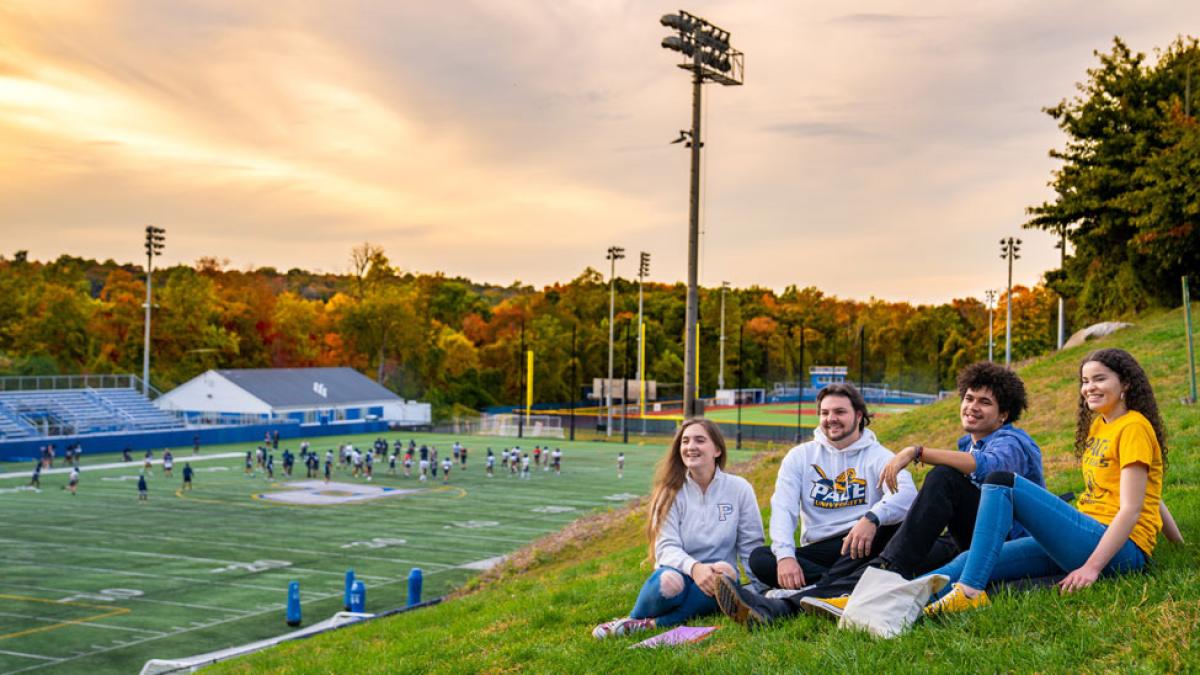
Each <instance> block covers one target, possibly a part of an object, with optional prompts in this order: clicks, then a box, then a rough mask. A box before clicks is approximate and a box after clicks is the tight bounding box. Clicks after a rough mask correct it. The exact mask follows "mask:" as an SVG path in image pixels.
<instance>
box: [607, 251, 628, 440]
mask: <svg viewBox="0 0 1200 675" xmlns="http://www.w3.org/2000/svg"><path fill="white" fill-rule="evenodd" d="M624 257H625V249H623V248H621V247H620V246H609V247H608V256H607V257H606V258H605V260H608V261H609V262H610V263H611V267H610V269H609V273H608V381H607V382H605V383H604V391H605V393H606V396H605V397H604V398H605V401H604V405H605V407H607V408H608V421H607V422H606V423H605V424H604V435H605V436H607V437H611V436H612V421H613V396H612V380H613V314H614V313H615V310H616V306H617V261H618V260H620V259H622V258H624Z"/></svg>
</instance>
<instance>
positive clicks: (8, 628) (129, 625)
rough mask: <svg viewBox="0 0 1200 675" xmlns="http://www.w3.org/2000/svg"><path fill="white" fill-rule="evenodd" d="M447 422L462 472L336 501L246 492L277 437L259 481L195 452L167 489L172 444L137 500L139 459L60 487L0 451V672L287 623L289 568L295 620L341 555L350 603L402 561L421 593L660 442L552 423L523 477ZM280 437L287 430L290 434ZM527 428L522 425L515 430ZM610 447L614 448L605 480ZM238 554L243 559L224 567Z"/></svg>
mask: <svg viewBox="0 0 1200 675" xmlns="http://www.w3.org/2000/svg"><path fill="white" fill-rule="evenodd" d="M411 436H412V437H414V438H416V439H417V440H418V442H419V443H420V442H427V443H435V444H436V445H437V446H438V448H439V449H440V451H441V452H442V454H443V456H445V455H446V454H447V453H449V450H450V447H449V446H450V444H451V442H452V440H453V439H452V438H451V437H449V436H434V435H429V434H424V435H422V434H413V435H411ZM387 437H388V438H389V440H391V439H394V438H396V437H397V435H396V434H387ZM409 437H410V435H409V434H404V435H403V439H405V440H407V439H408V438H409ZM373 438H374V437H373V436H371V437H353V438H350V439H340V438H336V437H325V438H319V439H313V447H314V448H316V449H320V450H321V452H322V454H323V453H324V449H325V448H327V447H332V446H333V444H334V443H337V442H342V441H344V440H351V441H352V442H354V443H356V445H358V447H360V448H365V447H367V446H369V444H370V442H371V440H373ZM463 440H464V442H465V443H466V444H467V445H468V446H469V447H470V449H471V454H470V462H469V463H470V466H469V469H468V470H467V471H465V472H464V471H461V470H458V469H457V467H456V469H455V470H454V471H453V472H452V473H451V480H450V483H449V485H448V486H446V487H443V486H442V484H441V481H440V477H439V480H438V481H437V482H436V483H429V484H426V485H425V486H424V487H426V488H428V489H426V490H425V491H423V492H420V493H416V494H408V495H404V496H394V497H387V498H384V499H380V500H376V501H370V502H363V503H358V504H350V505H338V506H288V505H279V504H276V503H272V502H270V501H265V500H262V499H255V498H254V497H255V495H261V494H263V493H268V492H279V491H281V490H283V489H284V487H285V486H286V485H287V484H288V483H295V482H298V481H302V480H306V479H305V478H304V477H303V474H304V470H303V467H297V468H298V475H297V476H295V477H293V478H291V479H290V480H289V479H287V478H285V477H283V476H282V467H281V466H279V463H278V462H279V460H278V453H277V455H276V458H277V471H276V477H275V480H274V482H273V483H272V482H270V481H267V480H266V479H265V478H264V477H263V476H262V475H261V472H260V473H259V475H258V476H256V477H254V478H249V477H247V476H245V475H244V472H243V466H244V462H243V460H242V459H241V458H240V457H238V458H231V459H213V460H203V459H201V460H200V461H196V462H194V464H193V466H194V468H195V469H196V470H197V473H196V477H195V481H194V482H195V489H194V491H192V492H190V493H177V490H178V488H179V486H180V484H181V482H182V479H181V478H180V475H181V472H182V467H183V462H184V461H186V460H189V459H191V458H192V457H191V449H190V448H180V449H177V450H176V452H175V454H176V458H177V461H176V466H175V477H174V478H167V477H164V476H163V475H162V471H161V468H159V467H157V466H156V467H155V468H154V471H153V475H152V478H151V480H150V499H149V501H148V502H146V503H138V502H137V500H136V494H137V492H136V487H135V486H136V479H135V478H136V476H137V473H138V470H139V468H140V462H135V463H133V464H132V465H129V466H125V467H121V468H115V469H108V470H101V469H98V468H89V466H91V467H96V466H98V465H100V464H102V463H104V462H115V461H119V457H118V456H103V455H86V456H85V459H84V465H83V471H82V480H81V483H80V486H79V494H78V496H75V497H72V496H71V495H70V494H69V493H67V492H65V491H63V490H61V489H60V488H61V486H62V485H63V484H65V482H66V476H65V475H63V474H56V475H44V476H43V478H42V491H41V492H38V493H35V492H29V491H16V490H13V488H16V487H19V486H24V485H26V483H27V482H28V476H29V472H28V470H27V469H28V466H27V465H26V464H24V463H22V464H21V465H13V464H8V465H4V467H3V468H4V469H5V470H6V472H7V473H4V474H0V523H3V525H2V526H0V570H2V571H0V673H12V672H20V671H22V670H25V669H30V670H35V671H36V672H39V673H40V672H46V673H78V672H88V673H110V672H111V673H130V672H136V671H137V670H138V669H139V668H140V667H141V665H142V664H143V663H144V662H145V661H146V660H148V659H151V658H172V657H184V656H189V655H193V654H198V653H202V652H207V651H210V650H215V649H220V648H224V647H230V646H235V645H240V644H244V643H247V642H251V641H254V640H258V639H262V638H265V637H270V636H274V635H278V634H281V633H285V632H288V631H290V630H292V629H290V628H288V627H287V626H286V625H285V622H284V602H285V599H286V590H287V585H288V583H289V582H290V581H291V580H298V581H299V582H300V586H301V595H302V600H303V613H304V619H305V624H306V625H307V624H311V623H315V622H316V621H319V620H322V619H326V618H328V617H329V616H331V615H332V614H334V613H335V612H337V611H339V610H340V609H341V606H342V600H341V597H342V585H343V575H344V573H345V571H346V569H348V568H353V569H354V570H355V571H356V574H357V575H358V576H359V578H364V579H365V583H366V586H367V611H372V612H381V611H385V610H388V609H392V608H396V607H402V606H403V605H404V604H405V600H406V594H407V585H406V578H407V575H408V573H409V570H410V569H411V568H413V567H421V568H422V569H423V571H424V575H425V593H424V596H425V598H426V599H429V598H433V597H437V596H440V595H442V594H444V593H447V592H449V591H451V590H452V589H455V588H458V587H461V586H462V585H463V584H464V583H466V582H468V581H469V580H470V579H472V578H473V577H475V576H477V575H478V572H477V571H476V570H472V569H464V568H462V567H460V566H461V565H463V564H466V563H472V562H475V561H480V560H484V559H488V558H491V557H493V556H500V555H505V554H510V553H512V552H513V551H515V550H517V549H519V548H521V547H522V546H524V545H525V544H527V543H528V542H530V541H533V540H534V539H536V538H538V537H541V536H543V535H546V534H548V533H552V532H556V531H559V530H561V529H562V528H563V526H564V525H566V524H568V523H570V522H571V521H573V520H576V519H577V518H579V517H580V516H581V515H584V514H587V513H592V512H594V511H596V510H608V509H610V508H612V506H614V505H620V504H621V503H622V502H623V501H625V500H627V499H628V496H626V497H620V496H619V495H622V494H641V493H644V492H645V491H646V490H647V488H648V486H649V484H650V474H651V471H652V467H653V464H654V462H655V461H657V459H658V456H659V454H660V447H659V446H657V445H654V446H644V447H639V446H638V445H634V444H631V445H629V446H624V445H620V444H613V443H570V442H561V441H555V442H554V445H556V446H560V447H562V449H563V451H564V460H563V473H562V475H561V476H555V475H554V473H553V472H544V471H534V472H533V473H532V478H531V480H529V481H522V480H518V479H514V478H510V477H508V476H507V475H505V474H503V473H502V472H500V467H499V462H497V476H496V477H495V478H491V479H488V478H486V477H485V476H484V456H485V454H486V453H485V448H486V447H487V446H488V445H491V446H492V447H494V448H496V449H499V448H500V447H501V444H502V443H506V442H507V443H511V442H513V441H514V440H515V439H499V438H470V439H463ZM252 445H253V444H241V445H233V446H223V447H212V448H205V450H204V454H205V455H211V454H219V453H222V452H230V451H238V452H244V451H245V450H246V449H247V448H248V447H251V446H252ZM297 445H298V441H291V442H290V446H291V447H292V449H293V450H295V449H296V447H297ZM533 445H534V443H533V442H530V439H526V441H525V442H523V443H522V446H523V447H526V446H527V449H531V448H532V447H533ZM619 450H624V451H625V453H626V456H627V463H626V470H625V477H624V478H623V479H621V480H618V479H617V477H616V467H615V460H616V454H617V452H618V451H619ZM281 451H282V447H281ZM156 454H157V453H156ZM739 454H740V455H741V456H742V457H749V456H750V453H749V452H744V453H739ZM386 470H387V467H386V463H379V462H377V463H376V472H375V474H376V475H375V479H374V481H372V482H371V483H370V485H372V486H381V487H393V488H413V487H420V486H419V484H418V482H417V480H416V479H415V478H408V479H406V478H404V477H403V475H402V474H403V469H402V468H398V471H399V473H400V474H401V475H400V476H396V477H392V476H388V475H386ZM130 478H133V480H130ZM334 480H335V481H341V482H346V483H356V484H364V483H363V482H362V481H361V480H356V479H352V478H350V477H349V476H348V474H347V473H345V472H342V473H340V474H339V473H336V472H335V475H334ZM397 540H403V541H404V543H402V544H398V543H397ZM354 542H365V543H363V544H358V545H355V544H354ZM375 546H378V548H375ZM256 561H282V562H286V563H288V565H287V566H286V567H272V566H271V565H272V564H271V563H261V564H257V565H255V564H254V563H256ZM244 564H250V567H244V566H243V567H236V565H244ZM231 565H235V567H234V568H232V569H226V568H229V567H230V566H231ZM221 569H224V571H215V570H221ZM113 589H117V590H115V591H114V590H113ZM72 597H73V598H74V599H72V600H68V601H67V602H61V600H63V599H66V598H72Z"/></svg>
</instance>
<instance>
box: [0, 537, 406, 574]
mask: <svg viewBox="0 0 1200 675" xmlns="http://www.w3.org/2000/svg"><path fill="white" fill-rule="evenodd" d="M0 541H2V542H8V543H12V544H22V545H24V546H52V547H55V548H69V549H71V550H74V551H78V550H79V549H80V548H85V549H86V550H89V551H100V552H103V553H121V554H124V555H132V556H139V557H143V558H159V559H164V560H182V561H184V562H199V563H205V564H215V565H226V566H228V565H235V564H242V563H244V562H246V561H244V560H222V559H220V558H200V557H197V556H190V555H179V554H174V553H151V552H149V551H129V550H125V549H119V548H107V547H103V546H93V545H91V544H88V545H87V546H86V547H81V546H79V545H72V544H57V543H54V542H48V541H29V540H22V539H2V538H0ZM251 562H253V561H251ZM280 569H287V570H292V571H296V572H307V573H309V574H328V575H332V576H336V577H340V576H342V575H343V573H342V572H333V571H330V570H315V569H311V568H308V567H296V566H291V565H289V566H288V567H282V568H275V569H271V570H263V572H271V571H277V570H280ZM358 578H360V579H368V580H376V581H394V580H390V579H388V578H387V577H379V576H374V575H366V574H360V575H358Z"/></svg>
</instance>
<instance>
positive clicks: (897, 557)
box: [785, 466, 980, 613]
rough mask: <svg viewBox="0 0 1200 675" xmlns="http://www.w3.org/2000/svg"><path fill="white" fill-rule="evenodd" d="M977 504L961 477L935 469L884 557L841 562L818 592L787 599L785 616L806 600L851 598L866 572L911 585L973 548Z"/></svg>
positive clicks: (945, 468) (945, 469)
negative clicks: (877, 570) (882, 571)
mask: <svg viewBox="0 0 1200 675" xmlns="http://www.w3.org/2000/svg"><path fill="white" fill-rule="evenodd" d="M979 498H980V492H979V488H978V487H976V486H975V484H974V483H972V482H971V479H969V478H967V477H966V476H965V475H964V474H962V473H961V472H959V471H957V470H955V469H952V468H950V467H948V466H938V467H934V469H933V470H932V471H930V472H929V475H927V476H926V477H925V482H924V483H923V484H922V485H921V491H920V492H918V493H917V498H916V499H915V500H913V504H912V506H911V507H909V509H908V515H907V516H905V518H904V522H902V523H901V524H900V527H899V529H898V530H897V531H896V534H895V535H893V536H892V538H891V540H890V541H888V542H887V545H886V546H884V548H883V551H882V552H881V553H879V555H878V556H877V557H874V558H871V557H867V558H859V559H857V560H853V559H850V558H845V559H843V560H839V561H838V563H837V564H835V565H833V566H831V567H830V569H829V570H828V571H827V572H826V574H825V575H824V576H823V577H821V580H820V581H818V582H817V584H816V586H814V587H812V588H810V589H808V590H806V591H804V592H802V593H799V594H796V595H793V596H791V597H790V598H786V599H785V602H786V603H787V604H788V605H790V606H791V609H792V612H789V613H794V612H795V611H799V608H800V605H799V603H800V599H801V598H803V597H806V596H811V597H816V598H831V597H837V596H842V595H849V594H850V593H851V592H852V591H853V590H854V587H855V586H857V585H858V580H859V579H860V578H861V577H862V574H863V571H864V570H865V569H866V568H867V567H868V566H873V567H885V568H887V569H889V570H891V571H893V572H896V573H898V574H900V575H901V576H903V577H904V578H906V579H914V578H916V577H919V576H921V575H922V574H926V573H928V572H930V571H932V570H935V569H937V568H938V567H941V566H942V565H945V564H946V563H948V562H950V561H951V560H953V559H954V557H955V556H957V555H958V554H959V553H960V552H961V551H965V550H967V549H969V548H971V536H972V534H973V533H974V531H975V515H976V513H977V512H978V511H979ZM943 531H945V532H946V534H943Z"/></svg>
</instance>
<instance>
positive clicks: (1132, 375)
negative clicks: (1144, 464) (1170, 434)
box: [1075, 349, 1167, 468]
mask: <svg viewBox="0 0 1200 675" xmlns="http://www.w3.org/2000/svg"><path fill="white" fill-rule="evenodd" d="M1092 361H1095V362H1097V363H1100V364H1102V365H1104V366H1105V367H1106V368H1108V369H1109V370H1111V371H1113V372H1114V373H1116V374H1117V379H1118V380H1119V381H1120V382H1121V384H1122V385H1123V386H1124V387H1125V407H1126V408H1128V409H1130V410H1136V411H1138V412H1140V413H1141V414H1142V416H1143V417H1145V418H1146V419H1147V420H1148V421H1149V422H1150V426H1152V427H1154V435H1155V437H1157V438H1158V445H1159V447H1160V448H1162V458H1163V467H1164V468H1166V466H1167V432H1166V431H1164V430H1163V423H1162V416H1161V415H1159V414H1158V401H1156V400H1155V398H1154V389H1153V388H1152V387H1151V386H1150V378H1148V377H1146V371H1144V370H1142V367H1141V366H1140V365H1138V362H1137V360H1136V359H1134V358H1133V356H1132V355H1131V354H1130V353H1129V352H1127V351H1125V350H1124V349H1098V350H1096V351H1094V352H1092V353H1091V354H1088V355H1087V356H1085V357H1084V359H1083V361H1082V362H1080V364H1079V379H1080V382H1082V381H1083V366H1084V365H1085V364H1087V363H1090V362H1092ZM1095 417H1096V416H1095V414H1094V413H1093V412H1092V411H1091V410H1089V409H1088V407H1087V400H1086V399H1085V398H1084V397H1083V392H1082V391H1080V393H1079V411H1078V413H1077V414H1076V416H1075V456H1076V457H1082V456H1083V451H1084V449H1085V448H1086V447H1087V439H1088V432H1089V431H1090V430H1091V428H1092V420H1093V419H1095Z"/></svg>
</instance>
